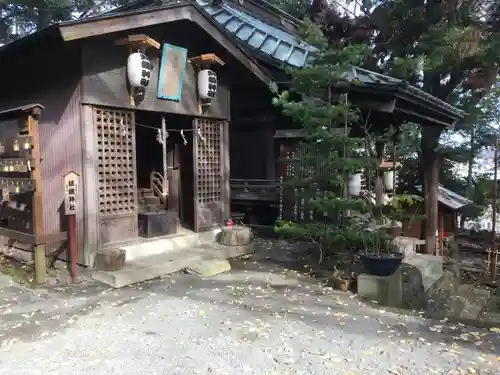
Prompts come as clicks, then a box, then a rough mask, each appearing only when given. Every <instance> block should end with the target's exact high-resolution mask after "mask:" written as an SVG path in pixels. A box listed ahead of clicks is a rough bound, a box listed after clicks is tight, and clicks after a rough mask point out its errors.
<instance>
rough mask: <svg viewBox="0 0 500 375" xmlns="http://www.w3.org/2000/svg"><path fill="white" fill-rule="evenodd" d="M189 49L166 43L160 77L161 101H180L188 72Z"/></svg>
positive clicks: (159, 90)
mask: <svg viewBox="0 0 500 375" xmlns="http://www.w3.org/2000/svg"><path fill="white" fill-rule="evenodd" d="M186 63H187V49H186V48H182V47H177V46H173V45H171V44H167V43H165V44H164V45H163V48H162V55H161V64H160V74H159V77H158V92H157V97H158V98H159V99H166V100H175V101H179V100H180V99H181V95H182V85H183V83H184V74H185V72H186Z"/></svg>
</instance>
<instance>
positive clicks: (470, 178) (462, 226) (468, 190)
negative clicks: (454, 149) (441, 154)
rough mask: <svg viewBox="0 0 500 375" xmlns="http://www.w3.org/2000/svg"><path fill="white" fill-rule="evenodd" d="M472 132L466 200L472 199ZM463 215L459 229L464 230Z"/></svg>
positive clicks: (473, 154) (461, 215)
mask: <svg viewBox="0 0 500 375" xmlns="http://www.w3.org/2000/svg"><path fill="white" fill-rule="evenodd" d="M474 141H475V139H474V130H472V132H471V136H470V157H469V160H468V163H467V194H466V195H467V198H469V199H470V198H471V197H472V170H473V167H474V156H475V155H476V150H475V149H474ZM465 219H466V217H465V215H464V214H463V213H462V214H460V229H464V227H465Z"/></svg>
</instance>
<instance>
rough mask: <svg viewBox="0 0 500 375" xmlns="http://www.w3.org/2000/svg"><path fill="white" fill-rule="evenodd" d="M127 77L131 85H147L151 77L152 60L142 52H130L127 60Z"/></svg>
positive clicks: (135, 86) (136, 86) (137, 86)
mask: <svg viewBox="0 0 500 375" xmlns="http://www.w3.org/2000/svg"><path fill="white" fill-rule="evenodd" d="M127 78H128V81H129V83H130V87H133V88H140V87H147V85H149V80H150V78H151V61H149V59H148V57H147V56H146V55H145V54H143V53H140V52H134V53H132V54H130V56H129V57H128V61H127Z"/></svg>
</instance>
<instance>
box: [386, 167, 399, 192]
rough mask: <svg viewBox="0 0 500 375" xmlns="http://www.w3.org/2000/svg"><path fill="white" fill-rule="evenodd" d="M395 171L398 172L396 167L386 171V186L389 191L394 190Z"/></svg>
mask: <svg viewBox="0 0 500 375" xmlns="http://www.w3.org/2000/svg"><path fill="white" fill-rule="evenodd" d="M394 173H396V171H395V170H394V169H389V170H387V171H384V176H383V179H384V187H385V189H386V190H388V191H392V190H394Z"/></svg>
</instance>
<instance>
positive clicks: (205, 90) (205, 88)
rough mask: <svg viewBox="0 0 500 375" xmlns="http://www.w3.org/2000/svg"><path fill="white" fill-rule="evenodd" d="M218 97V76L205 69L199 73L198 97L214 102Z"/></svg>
mask: <svg viewBox="0 0 500 375" xmlns="http://www.w3.org/2000/svg"><path fill="white" fill-rule="evenodd" d="M216 95H217V74H215V72H214V71H213V70H210V69H204V70H201V71H200V72H199V73H198V96H199V97H200V99H202V100H212V99H213V98H215V96H216Z"/></svg>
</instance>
